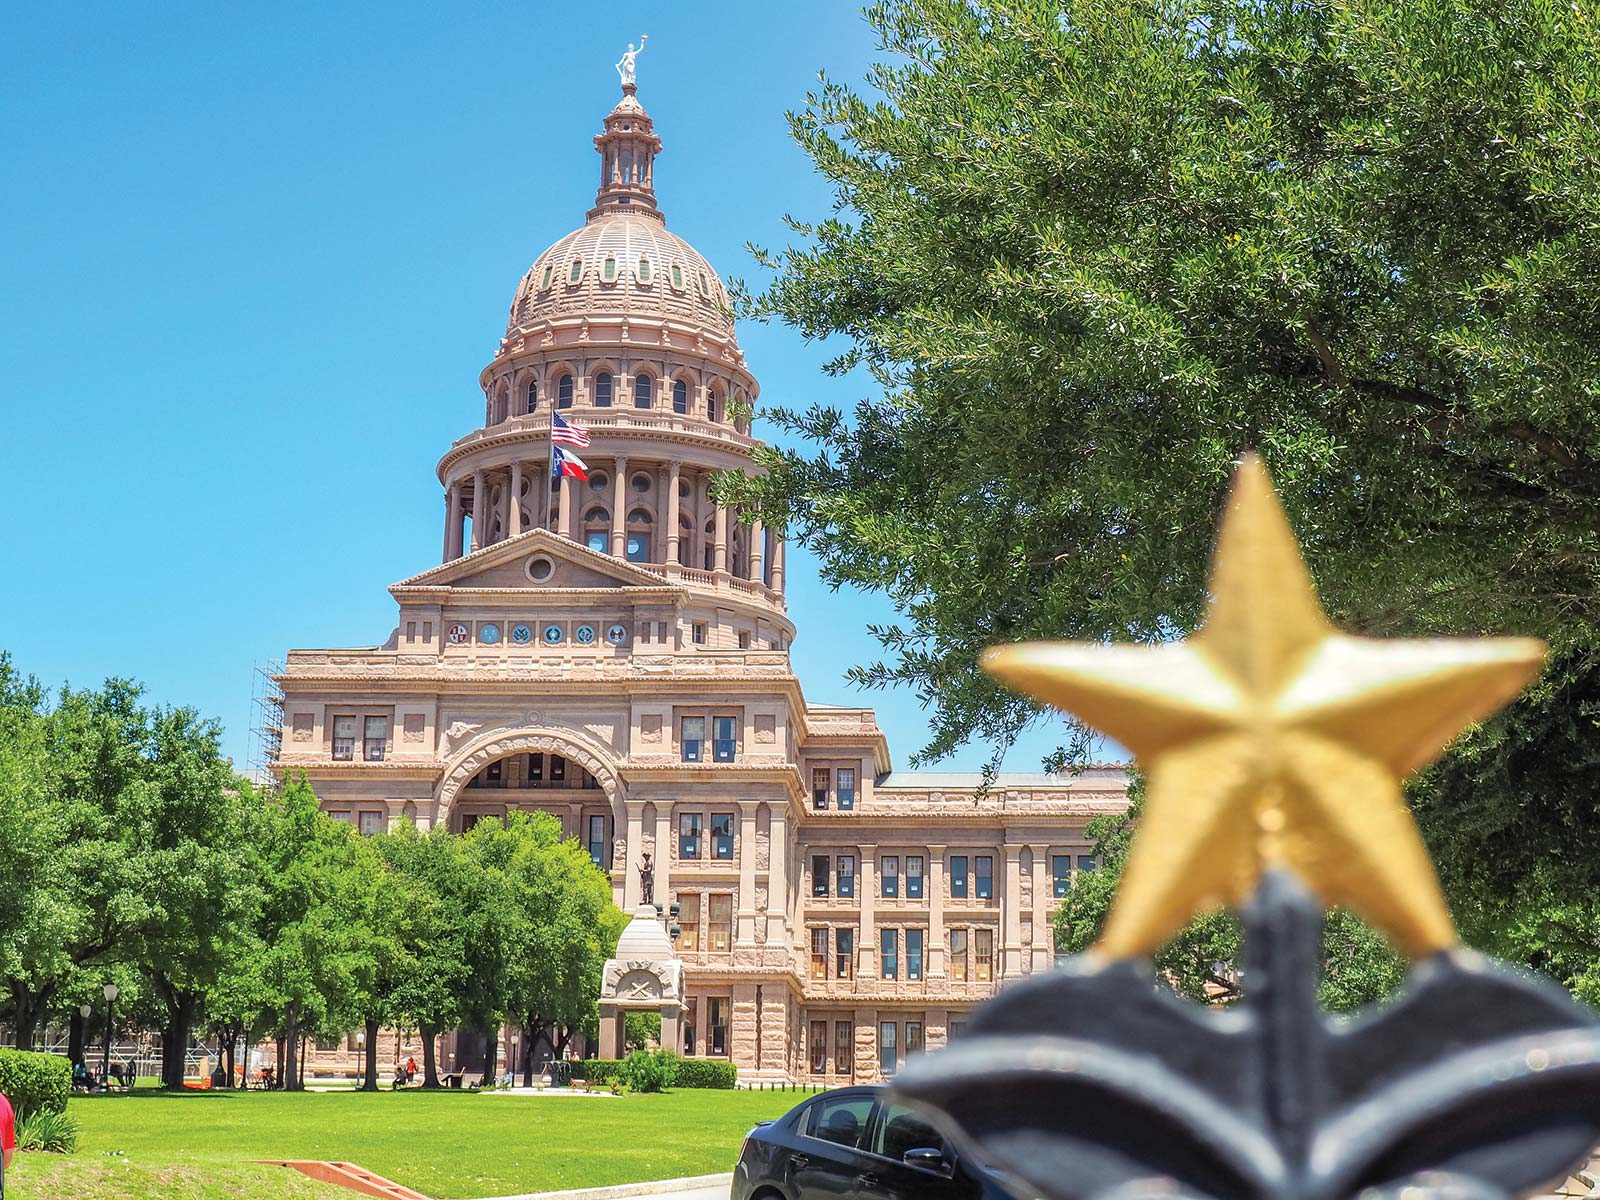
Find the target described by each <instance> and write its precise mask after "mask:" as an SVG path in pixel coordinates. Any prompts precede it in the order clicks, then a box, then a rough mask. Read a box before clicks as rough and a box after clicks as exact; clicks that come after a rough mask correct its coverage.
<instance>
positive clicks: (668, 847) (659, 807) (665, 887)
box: [650, 800, 677, 1050]
mask: <svg viewBox="0 0 1600 1200" xmlns="http://www.w3.org/2000/svg"><path fill="white" fill-rule="evenodd" d="M671 864H672V802H671V801H669V800H657V801H656V853H655V858H654V859H652V860H651V864H650V865H651V870H652V871H653V873H654V875H655V881H654V882H655V892H656V899H657V900H658V901H660V902H661V903H662V904H665V905H671V903H672V870H671ZM667 911H668V912H669V913H670V912H671V909H670V908H669V909H668V910H667ZM669 924H670V922H669ZM661 1044H662V1045H663V1046H665V1045H666V1044H667V1043H666V1042H665V1041H663V1042H662V1043H661ZM673 1049H674V1050H676V1049H677V1047H676V1046H674V1047H673Z"/></svg>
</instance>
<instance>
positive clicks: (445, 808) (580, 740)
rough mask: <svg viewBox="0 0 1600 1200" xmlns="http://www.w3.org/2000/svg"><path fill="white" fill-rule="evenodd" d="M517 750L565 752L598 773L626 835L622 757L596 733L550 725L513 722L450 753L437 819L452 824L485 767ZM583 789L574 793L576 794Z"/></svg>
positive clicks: (616, 825)
mask: <svg viewBox="0 0 1600 1200" xmlns="http://www.w3.org/2000/svg"><path fill="white" fill-rule="evenodd" d="M512 754H559V755H561V756H562V757H564V758H566V759H567V761H568V762H575V763H577V764H578V765H579V766H580V767H582V768H583V769H584V770H586V771H588V772H589V774H591V775H593V776H594V777H595V781H596V782H597V783H599V785H600V789H601V790H602V791H603V792H605V794H606V799H607V801H608V802H609V803H610V806H611V819H612V828H613V830H614V834H613V837H614V838H615V839H616V840H617V841H618V842H620V841H621V840H622V839H623V838H624V837H625V836H626V830H627V820H628V819H627V810H626V806H625V803H624V802H625V800H626V794H625V788H624V786H623V782H622V773H621V772H620V771H619V770H618V769H617V763H616V759H615V758H614V757H613V756H612V754H611V753H610V751H608V750H606V749H605V748H604V747H603V746H601V745H600V743H598V742H596V741H595V740H594V739H593V738H591V737H588V736H586V735H585V734H582V733H579V732H578V731H576V730H573V729H558V728H551V727H549V726H521V727H518V726H510V727H504V726H503V727H501V728H499V729H493V730H490V731H489V732H487V733H481V734H479V735H478V736H476V737H474V738H472V739H471V740H470V741H468V742H466V743H465V744H464V745H463V746H461V748H460V749H458V750H457V751H456V752H455V753H454V754H453V755H451V757H450V761H449V764H448V765H447V766H446V767H445V771H444V774H443V775H442V776H441V777H440V779H439V785H438V787H437V788H436V789H435V791H434V814H435V815H434V821H435V823H436V824H440V825H445V826H447V827H448V825H449V822H450V815H451V812H452V811H453V809H454V808H455V803H456V798H457V797H458V796H459V795H460V794H461V789H462V788H464V787H466V786H467V783H468V781H469V780H471V779H472V777H473V776H474V775H476V774H477V773H478V772H479V771H481V770H483V768H484V767H486V766H488V765H489V764H490V763H492V762H494V761H495V760H496V759H500V758H505V757H507V756H508V755H512ZM582 794H583V793H581V792H576V791H575V792H574V793H573V795H574V796H575V797H577V796H581V795H582Z"/></svg>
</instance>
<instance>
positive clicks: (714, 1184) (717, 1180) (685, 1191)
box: [491, 1171, 733, 1200]
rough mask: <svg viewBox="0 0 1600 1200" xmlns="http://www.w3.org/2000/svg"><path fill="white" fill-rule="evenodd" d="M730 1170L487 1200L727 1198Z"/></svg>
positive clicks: (693, 1199) (677, 1199) (691, 1199)
mask: <svg viewBox="0 0 1600 1200" xmlns="http://www.w3.org/2000/svg"><path fill="white" fill-rule="evenodd" d="M732 1186H733V1173H732V1172H731V1171H730V1172H729V1173H728V1174H726V1175H696V1176H693V1177H692V1178H689V1179H660V1180H657V1181H656V1182H654V1183H622V1184H617V1185H616V1186H614V1187H597V1188H577V1189H574V1190H573V1191H567V1192H526V1193H524V1194H522V1195H520V1196H496V1197H492V1198H491V1200H623V1198H624V1197H631V1196H662V1197H666V1200H728V1191H729V1189H730V1188H731V1187H732Z"/></svg>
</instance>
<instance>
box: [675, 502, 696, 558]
mask: <svg viewBox="0 0 1600 1200" xmlns="http://www.w3.org/2000/svg"><path fill="white" fill-rule="evenodd" d="M693 542H694V522H693V521H691V520H689V518H688V517H686V516H683V515H681V514H680V515H679V517H678V565H679V566H680V567H687V566H689V565H690V562H689V557H690V555H692V554H693V553H694V545H693Z"/></svg>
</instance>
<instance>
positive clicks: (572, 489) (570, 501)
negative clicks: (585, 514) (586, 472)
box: [556, 475, 578, 538]
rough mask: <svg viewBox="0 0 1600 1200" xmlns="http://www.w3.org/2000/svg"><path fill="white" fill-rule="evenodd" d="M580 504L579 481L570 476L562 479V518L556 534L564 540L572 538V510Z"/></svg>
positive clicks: (559, 520) (559, 519)
mask: <svg viewBox="0 0 1600 1200" xmlns="http://www.w3.org/2000/svg"><path fill="white" fill-rule="evenodd" d="M577 504H578V481H577V480H576V479H574V478H572V476H570V475H563V476H562V477H561V516H560V517H559V518H558V524H557V528H556V532H557V533H559V534H560V535H561V536H562V537H564V538H570V537H571V536H572V510H573V509H574V508H576V507H577Z"/></svg>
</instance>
